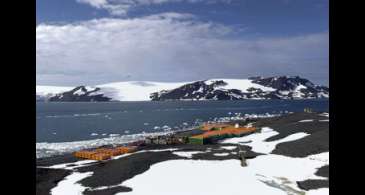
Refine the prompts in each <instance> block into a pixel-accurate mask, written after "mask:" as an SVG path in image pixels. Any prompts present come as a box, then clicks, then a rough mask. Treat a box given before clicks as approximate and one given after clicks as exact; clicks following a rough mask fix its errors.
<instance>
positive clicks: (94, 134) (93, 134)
mask: <svg viewBox="0 0 365 195" xmlns="http://www.w3.org/2000/svg"><path fill="white" fill-rule="evenodd" d="M90 135H91V136H97V135H99V134H97V133H92V134H90Z"/></svg>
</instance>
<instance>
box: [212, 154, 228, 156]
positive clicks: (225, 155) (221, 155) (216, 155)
mask: <svg viewBox="0 0 365 195" xmlns="http://www.w3.org/2000/svg"><path fill="white" fill-rule="evenodd" d="M213 155H214V156H228V155H229V153H215V154H213Z"/></svg>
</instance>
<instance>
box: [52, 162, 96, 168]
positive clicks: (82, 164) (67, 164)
mask: <svg viewBox="0 0 365 195" xmlns="http://www.w3.org/2000/svg"><path fill="white" fill-rule="evenodd" d="M95 162H97V161H96V160H80V161H77V162H72V163H62V164H57V165H52V166H49V167H47V168H50V169H67V170H73V169H75V168H80V167H85V166H89V165H91V164H93V163H95ZM70 165H74V166H70Z"/></svg>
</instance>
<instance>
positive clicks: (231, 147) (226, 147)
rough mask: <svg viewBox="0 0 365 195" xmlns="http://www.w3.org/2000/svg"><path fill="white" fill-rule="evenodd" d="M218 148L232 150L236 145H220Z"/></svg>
mask: <svg viewBox="0 0 365 195" xmlns="http://www.w3.org/2000/svg"><path fill="white" fill-rule="evenodd" d="M220 148H222V149H225V150H233V149H236V148H237V146H221V147H220Z"/></svg>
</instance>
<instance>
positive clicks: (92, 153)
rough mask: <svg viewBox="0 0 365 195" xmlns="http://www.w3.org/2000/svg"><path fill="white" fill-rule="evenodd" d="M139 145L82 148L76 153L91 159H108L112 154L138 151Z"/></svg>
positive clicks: (75, 154) (76, 155) (79, 156)
mask: <svg viewBox="0 0 365 195" xmlns="http://www.w3.org/2000/svg"><path fill="white" fill-rule="evenodd" d="M136 149H137V147H133V146H128V147H124V146H122V147H116V148H98V149H95V150H81V151H78V152H75V153H74V156H75V157H78V158H86V159H90V160H107V159H110V158H111V157H112V156H118V155H121V154H125V153H131V152H134V151H136Z"/></svg>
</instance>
